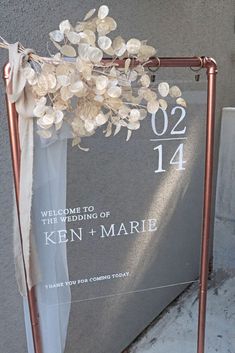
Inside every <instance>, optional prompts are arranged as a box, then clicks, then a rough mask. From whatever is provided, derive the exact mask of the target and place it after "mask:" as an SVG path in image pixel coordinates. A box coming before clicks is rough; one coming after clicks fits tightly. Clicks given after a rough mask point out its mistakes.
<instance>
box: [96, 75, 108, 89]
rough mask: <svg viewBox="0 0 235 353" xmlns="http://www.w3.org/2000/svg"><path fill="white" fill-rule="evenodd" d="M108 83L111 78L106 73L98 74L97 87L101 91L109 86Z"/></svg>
mask: <svg viewBox="0 0 235 353" xmlns="http://www.w3.org/2000/svg"><path fill="white" fill-rule="evenodd" d="M108 83H109V79H108V77H107V76H104V75H101V76H98V77H97V78H96V82H95V84H96V88H97V89H98V90H99V91H102V90H104V89H105V88H106V87H107V86H108Z"/></svg>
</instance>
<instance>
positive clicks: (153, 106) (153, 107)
mask: <svg viewBox="0 0 235 353" xmlns="http://www.w3.org/2000/svg"><path fill="white" fill-rule="evenodd" d="M158 109H159V102H158V101H156V100H154V101H149V102H148V104H147V110H148V112H149V113H150V114H154V113H156V112H157V111H158Z"/></svg>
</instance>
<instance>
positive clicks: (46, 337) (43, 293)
mask: <svg viewBox="0 0 235 353" xmlns="http://www.w3.org/2000/svg"><path fill="white" fill-rule="evenodd" d="M66 163H67V132H66V131H65V129H64V130H63V131H62V132H61V134H60V135H59V136H56V137H54V139H52V140H50V142H48V143H46V142H45V140H44V141H43V140H42V139H41V138H40V137H39V136H38V135H37V134H35V151H34V175H33V202H32V229H33V231H34V236H35V241H36V249H37V254H38V259H39V266H40V268H39V271H40V273H41V278H42V283H43V284H46V283H48V284H51V283H60V282H64V281H65V280H66V279H68V278H69V275H68V267H67V253H66V243H64V244H59V246H45V243H44V242H43V241H42V238H43V232H44V231H45V230H48V229H45V226H43V223H42V221H41V218H42V217H41V211H43V210H53V209H55V210H57V209H60V208H62V209H63V208H66ZM64 228H65V224H64V223H63V224H61V222H60V221H59V220H58V223H55V224H50V226H49V229H50V231H56V230H58V229H64ZM42 283H41V284H40V283H39V284H38V285H37V286H36V292H37V301H38V310H39V316H40V330H41V337H42V345H43V352H44V353H64V349H65V342H66V335H67V327H68V321H69V312H70V302H71V292H70V288H69V287H66V286H65V287H63V288H61V287H60V288H58V289H56V288H55V289H53V290H48V289H46V288H45V285H43V284H42ZM61 302H62V303H67V304H62V305H60V304H59V303H61ZM24 310H25V323H26V332H27V341H28V352H29V353H35V352H34V348H33V344H32V333H31V327H30V321H29V312H28V306H27V301H26V299H25V298H24Z"/></svg>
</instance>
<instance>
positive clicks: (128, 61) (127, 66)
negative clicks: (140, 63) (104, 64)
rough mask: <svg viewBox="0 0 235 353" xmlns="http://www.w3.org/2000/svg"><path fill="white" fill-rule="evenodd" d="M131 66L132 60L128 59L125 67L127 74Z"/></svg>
mask: <svg viewBox="0 0 235 353" xmlns="http://www.w3.org/2000/svg"><path fill="white" fill-rule="evenodd" d="M130 64H131V59H130V58H128V59H126V60H125V67H124V69H125V74H127V72H128V70H129V67H130Z"/></svg>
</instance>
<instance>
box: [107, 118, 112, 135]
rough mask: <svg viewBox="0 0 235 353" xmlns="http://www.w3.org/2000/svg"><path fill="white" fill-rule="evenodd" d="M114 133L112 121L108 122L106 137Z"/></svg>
mask: <svg viewBox="0 0 235 353" xmlns="http://www.w3.org/2000/svg"><path fill="white" fill-rule="evenodd" d="M111 135H112V123H111V122H108V125H107V129H106V133H105V137H109V136H111Z"/></svg>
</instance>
